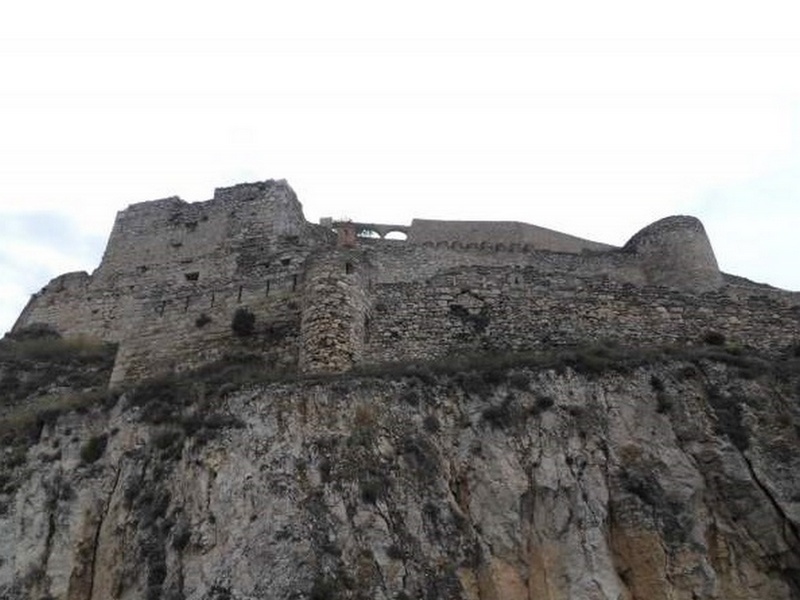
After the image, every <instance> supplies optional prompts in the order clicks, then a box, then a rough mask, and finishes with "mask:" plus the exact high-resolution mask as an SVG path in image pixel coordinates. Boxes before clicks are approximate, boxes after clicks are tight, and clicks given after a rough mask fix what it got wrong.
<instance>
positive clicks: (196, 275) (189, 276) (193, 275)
mask: <svg viewBox="0 0 800 600" xmlns="http://www.w3.org/2000/svg"><path fill="white" fill-rule="evenodd" d="M183 276H184V277H186V281H197V280H198V279H200V273H199V272H198V271H192V272H191V273H184V274H183Z"/></svg>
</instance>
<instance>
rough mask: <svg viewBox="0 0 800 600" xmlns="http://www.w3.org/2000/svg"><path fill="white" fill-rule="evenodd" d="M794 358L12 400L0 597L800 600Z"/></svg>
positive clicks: (716, 358)
mask: <svg viewBox="0 0 800 600" xmlns="http://www.w3.org/2000/svg"><path fill="white" fill-rule="evenodd" d="M716 341H720V340H716ZM797 362H798V359H796V358H793V357H791V356H788V355H787V357H786V358H778V359H772V360H770V361H766V360H762V359H760V358H758V357H756V356H752V355H748V354H747V353H742V351H741V350H738V349H727V350H726V349H724V348H722V347H705V348H698V349H694V350H685V351H681V352H671V353H664V352H652V351H651V352H647V353H645V352H642V351H632V350H622V349H619V348H616V349H614V348H600V349H597V348H595V349H590V350H584V351H581V352H572V353H567V354H562V355H559V356H547V357H543V356H541V355H540V356H538V357H513V358H511V359H508V358H507V359H506V360H504V361H494V362H492V361H490V360H489V359H488V358H484V359H482V360H481V361H477V362H475V361H473V362H471V363H468V362H462V363H458V364H453V363H450V364H444V365H442V364H440V365H433V366H427V367H416V368H407V369H405V370H402V369H396V370H395V371H394V373H391V374H387V373H382V374H372V375H368V374H363V375H360V376H356V375H352V376H347V377H344V376H342V377H337V378H330V379H308V380H303V381H292V382H289V381H283V382H280V381H277V382H271V383H270V382H267V381H264V380H263V377H261V376H260V375H254V373H257V369H255V370H253V369H248V368H244V367H242V366H241V365H238V366H234V365H231V364H225V365H218V366H217V367H216V368H215V369H211V368H209V369H206V370H205V371H203V372H198V373H194V374H192V375H191V376H186V377H183V378H180V379H176V378H173V379H171V380H162V381H158V382H151V383H150V384H147V385H144V386H140V387H139V388H136V389H132V390H128V391H126V392H124V393H123V394H122V395H120V396H119V397H117V396H112V397H110V398H107V399H106V400H105V402H104V403H102V404H93V405H88V404H84V405H82V412H76V411H73V412H67V411H64V412H63V414H61V415H60V416H57V417H55V416H52V415H50V417H49V418H45V419H41V420H35V421H34V424H35V426H31V423H30V422H28V426H27V427H28V428H27V429H26V430H25V431H26V432H27V433H26V435H25V436H22V437H20V435H19V431H18V428H19V426H20V425H19V421H18V420H17V421H15V420H14V415H15V413H14V410H12V409H8V410H6V412H5V413H4V414H3V419H2V428H3V429H2V432H3V436H4V438H3V439H4V444H5V446H4V448H3V451H4V456H6V457H8V456H10V455H11V454H14V453H16V454H15V456H16V457H17V458H16V460H14V461H6V464H5V468H4V473H3V490H2V491H3V493H2V496H0V500H2V502H1V504H2V511H1V512H2V514H0V597H2V598H8V599H22V598H41V599H44V598H57V599H69V600H78V599H80V600H90V599H94V600H99V599H110V598H120V599H134V598H136V599H138V598H147V599H155V598H169V599H184V598H185V599H187V600H188V599H192V600H195V599H196V600H200V599H203V600H212V599H213V600H223V599H226V600H227V599H255V598H280V599H314V600H320V599H324V598H331V599H332V598H342V599H343V598H379V599H387V600H388V599H392V600H400V599H411V598H429V599H438V598H463V599H474V600H478V599H481V600H495V599H496V600H500V599H503V600H515V599H527V600H534V599H535V600H539V599H547V600H555V599H568V598H571V599H578V598H579V599H597V600H601V599H603V600H605V599H609V600H611V599H614V600H634V599H637V600H645V599H646V600H653V599H686V600H689V599H700V598H702V599H706V598H720V599H726V600H732V599H766V598H769V599H774V600H779V599H790V598H800V543H799V542H798V526H800V478H798V477H797V473H799V472H800V450H799V446H798V432H799V429H800V428H799V427H798V426H799V425H800V389H798V372H799V371H798V367H797ZM15 428H17V429H15ZM21 440H23V441H21Z"/></svg>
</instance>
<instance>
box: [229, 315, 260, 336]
mask: <svg viewBox="0 0 800 600" xmlns="http://www.w3.org/2000/svg"><path fill="white" fill-rule="evenodd" d="M231 329H232V330H233V333H234V334H236V335H237V336H239V337H247V336H249V335H253V332H255V329H256V316H255V315H254V314H253V313H252V312H250V311H249V310H248V309H247V308H237V309H236V312H234V313H233V320H232V321H231Z"/></svg>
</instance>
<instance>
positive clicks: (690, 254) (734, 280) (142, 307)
mask: <svg viewBox="0 0 800 600" xmlns="http://www.w3.org/2000/svg"><path fill="white" fill-rule="evenodd" d="M392 232H397V233H399V234H401V235H405V236H406V239H405V240H397V239H386V236H387V234H389V233H392ZM244 308H246V309H247V311H248V312H249V313H250V314H252V315H254V317H255V323H254V326H253V328H252V331H248V332H247V333H249V335H245V336H241V335H237V334H236V333H235V332H234V331H233V330H232V327H231V323H232V319H233V317H234V315H235V314H236V313H237V310H239V309H244ZM33 323H45V324H48V325H50V326H52V327H54V328H56V329H57V330H58V331H59V332H60V333H62V335H65V336H76V335H84V336H91V337H96V338H100V339H102V340H107V341H112V342H116V343H118V344H119V349H118V353H117V358H116V363H115V367H114V372H113V375H112V383H120V382H123V381H132V380H136V379H140V378H143V377H146V376H150V375H154V374H157V373H159V372H162V371H172V370H183V369H188V368H192V367H196V366H199V365H202V364H204V363H208V362H211V361H213V360H215V359H218V358H220V357H222V356H224V355H225V354H229V353H236V352H242V351H246V352H248V353H251V354H255V355H257V356H259V357H261V358H262V359H263V361H264V365H265V368H276V369H288V370H294V369H297V370H300V371H302V372H308V373H318V372H339V371H345V370H347V369H349V368H351V367H353V366H356V365H362V364H367V363H383V362H390V361H398V360H407V359H432V358H436V357H439V356H443V355H447V354H450V353H457V352H486V351H516V350H529V349H536V348H541V347H545V346H554V345H566V344H573V343H584V342H586V341H592V340H600V339H617V340H624V341H628V342H632V343H661V342H663V343H693V342H696V341H697V340H698V339H700V338H701V337H702V335H703V334H704V333H705V332H709V331H718V332H722V333H724V335H725V336H726V337H727V339H729V340H731V341H733V342H735V343H738V344H741V345H749V346H753V347H756V348H759V349H761V350H763V351H766V352H775V351H777V350H779V349H780V348H783V347H785V346H786V345H787V344H789V343H790V342H792V341H796V340H797V338H798V337H800V294H797V293H792V292H786V291H783V290H778V289H775V288H771V287H769V286H764V285H758V284H755V283H752V282H749V281H747V280H745V279H742V278H738V277H734V276H731V275H726V274H723V273H721V272H720V270H719V268H718V266H717V262H716V259H715V257H714V252H713V250H712V247H711V244H710V242H709V240H708V238H707V236H706V233H705V231H704V229H703V226H702V224H701V223H700V222H699V221H698V220H697V219H695V218H692V217H686V216H675V217H668V218H665V219H662V220H660V221H657V222H656V223H653V224H652V225H649V226H648V227H645V228H644V229H642V230H641V231H640V232H639V233H637V234H636V235H634V236H633V237H632V238H631V239H630V241H629V242H628V243H627V244H625V246H623V247H621V248H617V247H613V246H609V245H606V244H600V243H597V242H592V241H589V240H584V239H580V238H577V237H573V236H570V235H566V234H563V233H559V232H556V231H552V230H549V229H544V228H541V227H536V226H533V225H528V224H524V223H516V222H458V221H432V220H417V219H415V220H414V221H412V223H411V225H410V226H403V225H381V224H368V223H353V222H335V221H333V220H331V219H323V220H322V222H321V223H320V224H319V225H315V224H312V223H309V222H307V221H306V220H305V218H304V216H303V212H302V207H301V205H300V203H299V201H298V200H297V197H296V196H295V194H294V192H293V191H292V189H291V188H290V187H289V185H288V184H287V183H286V182H285V181H272V180H270V181H264V182H259V183H248V184H241V185H236V186H233V187H229V188H221V189H217V190H216V191H215V194H214V198H213V199H212V200H209V201H206V202H199V203H191V204H190V203H186V202H184V201H182V200H180V199H179V198H176V197H173V198H167V199H164V200H156V201H151V202H142V203H139V204H134V205H132V206H130V207H128V208H127V209H125V210H123V211H121V212H120V213H118V215H117V218H116V221H115V224H114V227H113V230H112V232H111V236H110V239H109V241H108V245H107V247H106V250H105V254H104V256H103V259H102V262H101V264H100V266H99V267H98V268H97V269H96V270H95V271H94V273H92V274H91V275H89V274H87V273H85V272H77V273H67V274H65V275H61V276H59V277H57V278H55V279H53V280H52V281H51V282H50V283H49V284H47V286H45V287H44V288H43V289H42V290H41V291H40V292H39V293H37V294H35V295H34V296H33V297H32V298H31V300H30V302H29V303H28V305H27V306H26V308H25V309H24V311H23V312H22V314H21V315H20V317H19V319H18V320H17V323H16V324H15V326H14V329H15V330H17V329H19V328H22V327H25V326H27V325H31V324H33Z"/></svg>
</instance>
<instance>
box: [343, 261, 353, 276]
mask: <svg viewBox="0 0 800 600" xmlns="http://www.w3.org/2000/svg"><path fill="white" fill-rule="evenodd" d="M344 272H345V273H346V274H347V275H350V273H352V272H353V263H351V262H349V261H348V262H346V263H344Z"/></svg>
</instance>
